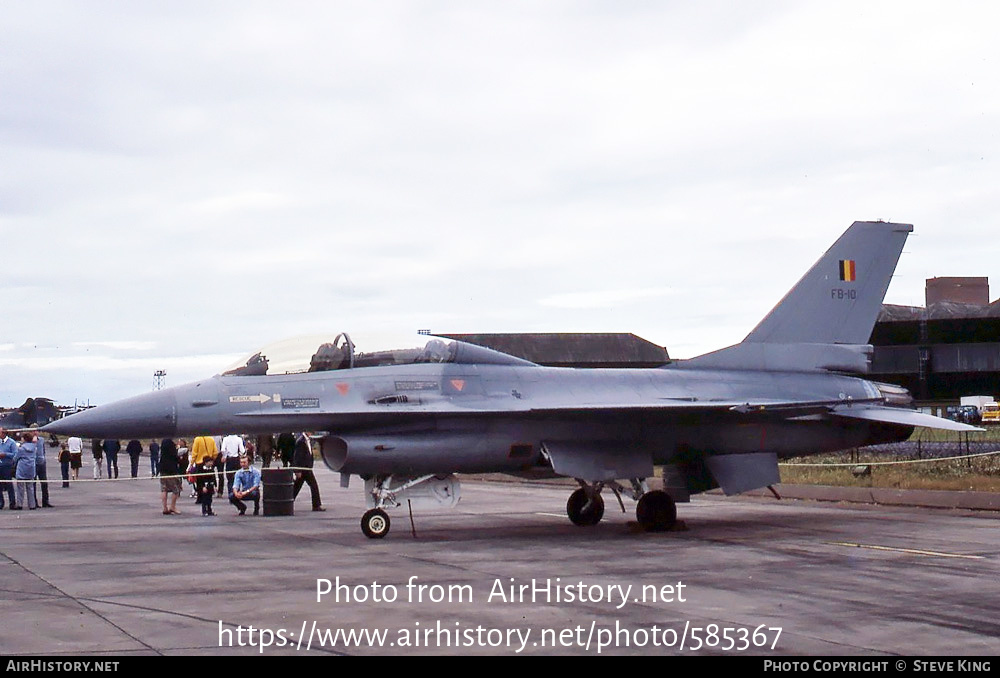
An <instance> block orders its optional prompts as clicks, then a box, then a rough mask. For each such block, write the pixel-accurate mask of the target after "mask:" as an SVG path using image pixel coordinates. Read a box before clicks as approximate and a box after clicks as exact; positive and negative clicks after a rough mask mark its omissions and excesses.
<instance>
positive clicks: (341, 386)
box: [337, 382, 351, 395]
mask: <svg viewBox="0 0 1000 678" xmlns="http://www.w3.org/2000/svg"><path fill="white" fill-rule="evenodd" d="M337 390H338V391H340V395H347V392H348V391H350V390H351V385H350V384H345V383H344V382H341V383H339V384H337Z"/></svg>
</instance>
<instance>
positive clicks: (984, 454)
mask: <svg viewBox="0 0 1000 678" xmlns="http://www.w3.org/2000/svg"><path fill="white" fill-rule="evenodd" d="M997 454H1000V450H997V451H995V452H980V453H978V454H964V455H962V456H960V457H938V458H937V459H904V460H902V461H856V462H854V463H847V464H841V463H830V462H826V463H823V462H817V463H809V462H801V463H799V462H795V463H788V462H783V463H780V464H778V466H788V467H790V468H795V467H799V466H826V467H829V468H834V467H838V466H844V467H852V468H853V467H855V466H891V465H893V464H936V463H938V462H941V461H954V460H955V459H975V458H976V457H991V456H993V455H997Z"/></svg>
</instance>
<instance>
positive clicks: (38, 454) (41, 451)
mask: <svg viewBox="0 0 1000 678" xmlns="http://www.w3.org/2000/svg"><path fill="white" fill-rule="evenodd" d="M35 478H37V479H38V480H40V481H41V486H42V506H44V507H45V508H52V504H50V503H49V476H48V472H47V471H46V470H45V438H43V437H42V436H40V435H38V434H37V433H36V434H35ZM31 487H32V490H33V491H34V492H35V493H36V494H35V501H36V502H37V501H38V494H37V490H35V484H34V483H32V485H31Z"/></svg>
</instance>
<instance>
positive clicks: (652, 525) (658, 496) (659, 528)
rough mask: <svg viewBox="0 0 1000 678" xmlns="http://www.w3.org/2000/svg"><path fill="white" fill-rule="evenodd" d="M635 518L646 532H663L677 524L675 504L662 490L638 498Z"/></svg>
mask: <svg viewBox="0 0 1000 678" xmlns="http://www.w3.org/2000/svg"><path fill="white" fill-rule="evenodd" d="M635 518H636V520H638V521H639V524H640V525H642V528H643V529H644V530H646V532H665V531H667V530H669V529H670V528H672V527H673V526H674V524H675V523H676V522H677V504H675V503H674V500H673V499H671V498H670V495H669V494H667V493H666V492H664V491H663V490H653V491H652V492H647V493H646V494H644V495H642V496H641V497H639V503H638V505H636V507H635Z"/></svg>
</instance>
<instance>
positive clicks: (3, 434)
mask: <svg viewBox="0 0 1000 678" xmlns="http://www.w3.org/2000/svg"><path fill="white" fill-rule="evenodd" d="M15 454H17V442H15V441H14V439H13V438H11V437H10V436H8V435H7V431H6V430H4V428H3V427H2V426H0V509H2V508H3V505H4V502H3V495H4V493H5V492H6V493H7V496H8V497H9V498H10V508H11V509H13V508H14V507H15V506H17V502H16V501H14V483H13V482H11V478H13V477H14V455H15Z"/></svg>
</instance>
